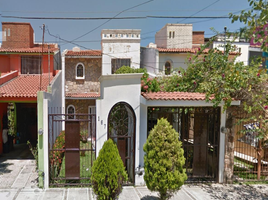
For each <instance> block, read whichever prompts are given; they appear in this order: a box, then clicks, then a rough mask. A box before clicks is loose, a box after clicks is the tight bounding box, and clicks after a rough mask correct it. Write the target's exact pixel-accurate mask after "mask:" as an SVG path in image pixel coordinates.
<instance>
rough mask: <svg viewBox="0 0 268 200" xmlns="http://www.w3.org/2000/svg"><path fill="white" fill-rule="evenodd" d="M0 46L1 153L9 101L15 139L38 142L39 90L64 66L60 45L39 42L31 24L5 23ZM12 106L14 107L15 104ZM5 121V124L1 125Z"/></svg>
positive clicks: (20, 141) (45, 86)
mask: <svg viewBox="0 0 268 200" xmlns="http://www.w3.org/2000/svg"><path fill="white" fill-rule="evenodd" d="M2 31H3V36H2V38H3V42H2V46H1V48H0V73H1V76H0V125H1V126H0V154H1V153H2V152H3V151H2V149H3V142H2V130H3V126H4V127H6V123H7V122H6V120H5V119H6V116H7V110H8V105H9V103H12V104H13V106H14V111H15V124H16V133H17V134H16V135H17V138H16V140H17V141H16V142H18V143H26V142H27V141H30V142H31V143H32V144H33V145H36V143H37V136H38V134H37V129H38V127H37V126H38V125H37V121H38V117H37V116H38V114H40V113H39V111H38V109H37V106H38V104H37V102H38V98H37V93H38V91H47V92H49V91H48V86H49V85H50V84H53V82H55V80H56V77H58V76H59V74H60V73H58V72H59V70H60V69H61V57H60V49H59V47H58V45H57V44H44V45H43V47H42V44H37V43H35V42H34V31H33V28H32V26H31V24H30V23H21V22H18V23H17V22H2ZM13 106H12V107H13ZM2 123H5V124H2Z"/></svg>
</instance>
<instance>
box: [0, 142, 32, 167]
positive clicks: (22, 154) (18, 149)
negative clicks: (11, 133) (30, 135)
mask: <svg viewBox="0 0 268 200" xmlns="http://www.w3.org/2000/svg"><path fill="white" fill-rule="evenodd" d="M10 159H17V160H20V159H34V157H33V155H32V153H31V151H30V149H29V146H28V145H27V144H26V143H25V144H14V148H13V150H11V151H10V152H9V153H3V154H1V155H0V163H2V162H4V161H6V160H10Z"/></svg>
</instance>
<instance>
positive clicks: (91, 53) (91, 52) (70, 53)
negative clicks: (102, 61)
mask: <svg viewBox="0 0 268 200" xmlns="http://www.w3.org/2000/svg"><path fill="white" fill-rule="evenodd" d="M65 56H102V53H101V50H80V51H71V50H68V51H67V53H66V54H65Z"/></svg>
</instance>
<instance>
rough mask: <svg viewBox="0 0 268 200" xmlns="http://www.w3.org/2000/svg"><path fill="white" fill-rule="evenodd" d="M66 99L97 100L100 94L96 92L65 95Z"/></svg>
mask: <svg viewBox="0 0 268 200" xmlns="http://www.w3.org/2000/svg"><path fill="white" fill-rule="evenodd" d="M65 96H66V97H72V98H99V97H100V94H99V93H96V92H89V93H66V95H65Z"/></svg>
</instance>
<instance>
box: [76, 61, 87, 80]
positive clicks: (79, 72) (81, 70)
mask: <svg viewBox="0 0 268 200" xmlns="http://www.w3.org/2000/svg"><path fill="white" fill-rule="evenodd" d="M75 77H76V79H85V66H84V65H83V64H82V63H78V64H77V65H76V67H75Z"/></svg>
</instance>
